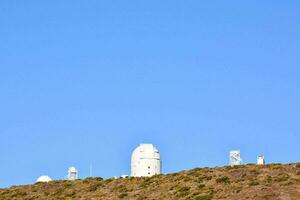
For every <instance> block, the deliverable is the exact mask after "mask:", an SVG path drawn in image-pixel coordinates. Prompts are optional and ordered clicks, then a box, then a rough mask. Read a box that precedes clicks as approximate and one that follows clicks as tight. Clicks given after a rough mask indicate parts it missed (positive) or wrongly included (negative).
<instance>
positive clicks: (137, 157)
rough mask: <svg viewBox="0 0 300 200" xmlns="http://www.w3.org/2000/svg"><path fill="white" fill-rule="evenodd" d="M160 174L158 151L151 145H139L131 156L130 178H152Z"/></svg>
mask: <svg viewBox="0 0 300 200" xmlns="http://www.w3.org/2000/svg"><path fill="white" fill-rule="evenodd" d="M160 173H161V160H160V154H159V151H158V150H157V149H156V148H155V147H154V146H153V145H152V144H140V145H139V146H138V147H137V148H136V149H135V150H134V151H133V153H132V156H131V176H134V177H142V176H153V175H156V174H160Z"/></svg>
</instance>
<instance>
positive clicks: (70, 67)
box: [0, 0, 300, 187]
mask: <svg viewBox="0 0 300 200" xmlns="http://www.w3.org/2000/svg"><path fill="white" fill-rule="evenodd" d="M299 19H300V2H299V1H298V0H294V1H293V0H288V1H274V0H272V1H271V0H267V1H259V0H253V1H240V0H239V1H238V0H236V1H199V0H194V1H193V0H185V1H181V0H178V1H174V0H166V1H161V0H151V1H136V0H132V1H124V0H116V1H100V0H89V1H84V0H81V1H78V0H64V1H61V0H51V1H50V0H49V1H38V0H26V1H17V0H1V1H0V187H7V186H10V185H18V184H28V183H33V182H34V181H35V179H36V178H37V177H38V176H39V175H43V174H47V175H49V176H51V177H52V178H54V179H59V178H63V177H64V176H65V175H66V171H67V168H68V167H69V166H71V165H74V166H76V167H77V168H78V169H79V173H80V174H79V176H80V177H82V178H83V177H86V176H88V174H89V164H90V163H92V164H93V168H94V171H93V173H94V175H95V176H101V177H111V176H115V175H122V174H130V156H131V152H132V150H133V149H134V148H135V147H136V146H137V145H138V144H139V143H153V144H154V145H155V146H156V147H157V148H158V149H159V150H160V152H161V156H162V162H163V172H164V173H170V172H175V171H179V170H184V169H190V168H194V167H204V166H220V165H226V164H227V163H228V151H229V150H231V149H240V150H241V153H242V157H243V159H244V161H245V162H246V163H249V162H255V161H256V156H257V155H258V154H260V153H263V154H264V155H265V156H266V161H267V162H269V163H270V162H282V163H287V162H299V161H300V145H299V141H300V122H299V119H300V118H299V113H300V107H299V104H300V21H299Z"/></svg>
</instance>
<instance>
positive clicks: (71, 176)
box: [67, 167, 78, 181]
mask: <svg viewBox="0 0 300 200" xmlns="http://www.w3.org/2000/svg"><path fill="white" fill-rule="evenodd" d="M76 179H78V170H77V169H76V168H75V167H69V169H68V175H67V180H70V181H73V180H76Z"/></svg>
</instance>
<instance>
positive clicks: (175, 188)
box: [0, 163, 300, 200]
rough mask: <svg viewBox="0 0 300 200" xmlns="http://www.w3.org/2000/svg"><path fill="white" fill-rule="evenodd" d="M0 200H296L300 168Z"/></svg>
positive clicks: (86, 183)
mask: <svg viewBox="0 0 300 200" xmlns="http://www.w3.org/2000/svg"><path fill="white" fill-rule="evenodd" d="M0 199H1V200H12V199H26V200H33V199H41V200H44V199H45V200H46V199H47V200H48V199H50V200H52V199H53V200H59V199H66V200H68V199H82V200H83V199H84V200H94V199H95V200H96V199H97V200H98V199H105V200H113V199H130V200H132V199H133V200H135V199H136V200H143V199H153V200H158V199H161V200H174V199H175V200H176V199H190V200H193V199H195V200H214V199H216V200H219V199H228V200H235V199H236V200H241V199H250V200H260V199H270V200H273V199H274V200H277V199H278V200H294V199H295V200H297V199H300V163H293V164H270V165H264V166H258V165H240V166H234V167H230V166H225V167H216V168H195V169H192V170H187V171H181V172H178V173H173V174H166V175H162V174H161V175H157V176H153V177H148V178H147V177H142V178H134V177H129V178H119V179H112V178H111V179H105V180H104V179H102V178H99V177H98V178H87V179H83V180H75V181H52V182H49V183H36V184H33V185H25V186H13V187H11V188H7V189H0Z"/></svg>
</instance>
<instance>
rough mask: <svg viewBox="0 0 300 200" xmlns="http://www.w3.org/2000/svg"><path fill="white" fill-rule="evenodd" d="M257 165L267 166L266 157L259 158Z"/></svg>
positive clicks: (260, 156)
mask: <svg viewBox="0 0 300 200" xmlns="http://www.w3.org/2000/svg"><path fill="white" fill-rule="evenodd" d="M257 164H258V165H264V164H265V157H264V155H259V156H257Z"/></svg>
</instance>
